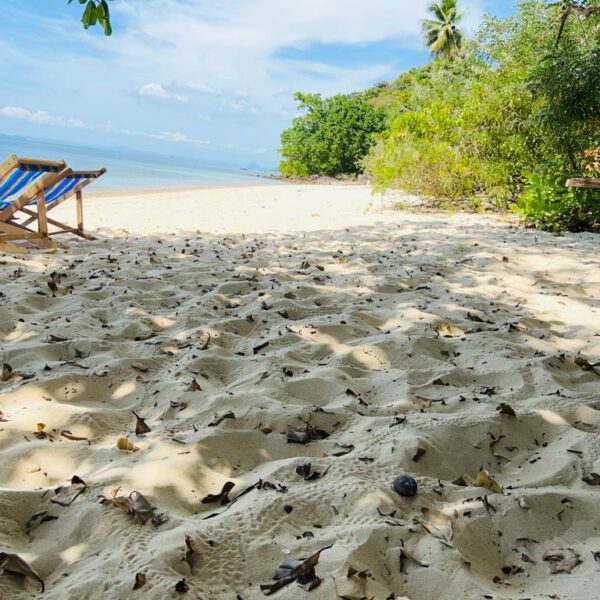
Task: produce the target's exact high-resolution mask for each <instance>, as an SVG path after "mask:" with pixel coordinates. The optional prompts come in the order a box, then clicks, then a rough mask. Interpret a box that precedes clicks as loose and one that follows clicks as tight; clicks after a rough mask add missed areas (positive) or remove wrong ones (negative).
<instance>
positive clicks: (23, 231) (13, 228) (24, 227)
mask: <svg viewBox="0 0 600 600" xmlns="http://www.w3.org/2000/svg"><path fill="white" fill-rule="evenodd" d="M34 162H35V161H34ZM21 164H22V163H21ZM37 164H41V162H40V163H37ZM3 166H4V165H3ZM1 168H2V167H0V173H1V172H2V171H1ZM104 173H106V169H100V170H99V171H73V170H72V169H64V170H63V171H61V172H60V173H47V174H45V175H43V176H42V177H40V178H39V179H38V181H36V182H35V183H34V184H33V185H31V186H30V187H29V188H28V189H27V190H26V191H25V192H24V193H23V194H21V196H20V197H19V198H18V199H17V200H15V201H14V202H13V203H12V204H11V205H10V206H8V207H7V208H5V209H4V210H1V211H0V242H2V241H12V240H27V241H30V242H31V243H33V244H35V245H38V246H41V247H45V248H57V247H59V248H60V247H65V246H64V245H63V244H60V243H58V242H56V241H54V240H51V239H50V236H54V235H58V234H61V233H73V234H75V235H78V236H80V237H83V238H85V239H88V240H93V239H95V238H94V237H92V236H91V235H89V234H88V233H86V232H85V231H84V228H83V188H85V187H86V186H87V185H89V184H90V183H92V181H95V180H96V179H97V178H98V177H100V176H102V175H103V174H104ZM70 177H81V178H82V181H81V183H79V184H78V185H77V186H75V187H74V188H73V189H71V190H69V191H68V192H66V193H65V194H63V195H62V196H59V197H58V198H57V199H56V200H53V201H52V202H49V203H47V202H46V198H45V194H46V193H47V192H48V191H49V190H50V188H52V187H53V186H54V185H56V184H59V183H60V182H61V181H64V180H65V179H67V178H70ZM73 195H75V200H76V211H77V226H76V227H71V226H69V225H67V224H65V223H62V222H61V221H57V220H55V219H51V218H49V217H48V214H47V213H48V212H49V211H51V210H52V209H53V208H56V207H57V206H58V205H60V204H62V203H63V202H65V200H68V199H69V198H70V197H71V196H73ZM34 201H35V202H36V204H37V211H36V210H33V209H32V206H28V205H30V204H31V203H32V202H34ZM19 212H20V213H23V214H24V215H26V216H27V218H26V219H25V220H24V221H22V222H18V221H16V220H15V218H14V215H15V214H17V213H19ZM36 221H37V231H35V230H32V229H30V228H29V225H31V224H32V223H33V222H36ZM49 225H52V226H53V227H55V228H56V229H57V230H56V231H50V230H49Z"/></svg>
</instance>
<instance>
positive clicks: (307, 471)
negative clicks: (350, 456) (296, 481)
mask: <svg viewBox="0 0 600 600" xmlns="http://www.w3.org/2000/svg"><path fill="white" fill-rule="evenodd" d="M330 466H331V465H329V466H328V467H327V468H326V469H325V470H324V471H323V472H322V473H321V472H320V471H313V470H312V464H311V463H304V464H303V465H299V466H297V467H296V475H299V476H300V477H302V479H304V481H314V480H315V479H320V478H321V477H324V476H325V475H326V474H327V471H329V467H330Z"/></svg>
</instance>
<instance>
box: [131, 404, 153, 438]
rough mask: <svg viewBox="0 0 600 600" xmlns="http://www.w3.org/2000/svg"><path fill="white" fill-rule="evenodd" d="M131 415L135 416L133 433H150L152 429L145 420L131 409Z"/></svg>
mask: <svg viewBox="0 0 600 600" xmlns="http://www.w3.org/2000/svg"><path fill="white" fill-rule="evenodd" d="M131 412H132V413H133V416H134V417H135V418H136V422H135V435H144V433H150V432H151V431H152V430H151V429H150V427H148V425H147V424H146V421H144V419H142V417H140V416H139V415H138V414H137V413H136V412H134V411H133V410H132V411H131Z"/></svg>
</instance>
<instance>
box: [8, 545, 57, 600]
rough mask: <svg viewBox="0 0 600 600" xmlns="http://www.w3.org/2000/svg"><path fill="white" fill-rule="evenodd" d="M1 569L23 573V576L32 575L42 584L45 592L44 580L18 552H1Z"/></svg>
mask: <svg viewBox="0 0 600 600" xmlns="http://www.w3.org/2000/svg"><path fill="white" fill-rule="evenodd" d="M0 569H3V570H4V571H6V572H8V573H16V574H17V575H23V577H31V578H32V579H35V580H36V581H37V582H38V583H39V584H40V585H41V586H42V589H41V590H40V591H41V592H44V590H45V589H46V584H45V583H44V580H43V579H42V578H41V577H40V576H39V575H38V574H37V573H36V572H35V570H34V569H33V568H32V567H30V566H29V565H28V564H27V563H26V562H25V561H24V560H23V559H22V558H21V557H20V556H19V555H18V554H9V553H7V552H0Z"/></svg>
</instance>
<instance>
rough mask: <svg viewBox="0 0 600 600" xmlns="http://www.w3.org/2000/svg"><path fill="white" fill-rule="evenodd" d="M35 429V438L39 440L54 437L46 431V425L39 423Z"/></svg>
mask: <svg viewBox="0 0 600 600" xmlns="http://www.w3.org/2000/svg"><path fill="white" fill-rule="evenodd" d="M35 429H36V430H35V431H34V432H33V436H34V437H36V438H37V439H38V440H45V439H52V435H51V434H49V433H48V432H47V431H44V430H45V429H46V424H45V423H37V424H36V426H35Z"/></svg>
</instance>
